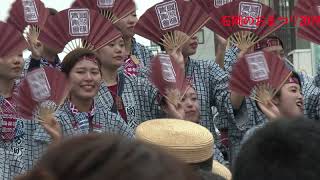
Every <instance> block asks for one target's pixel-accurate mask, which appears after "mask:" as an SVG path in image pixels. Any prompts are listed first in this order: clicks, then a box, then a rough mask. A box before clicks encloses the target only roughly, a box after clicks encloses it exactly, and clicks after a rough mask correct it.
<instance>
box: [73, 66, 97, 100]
mask: <svg viewBox="0 0 320 180" xmlns="http://www.w3.org/2000/svg"><path fill="white" fill-rule="evenodd" d="M100 81H101V73H100V70H99V66H98V64H96V63H95V62H92V61H89V60H82V61H79V62H78V63H76V64H75V66H74V67H73V68H72V69H71V71H70V73H69V82H70V85H71V90H70V94H71V95H72V96H73V97H76V98H80V99H91V98H93V97H94V96H95V95H96V94H97V93H98V90H99V87H100Z"/></svg>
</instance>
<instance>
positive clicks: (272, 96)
mask: <svg viewBox="0 0 320 180" xmlns="http://www.w3.org/2000/svg"><path fill="white" fill-rule="evenodd" d="M210 3H212V2H211V1H207V0H190V1H186V0H165V1H163V2H160V3H157V4H156V5H154V6H152V7H150V8H149V9H148V10H147V11H146V12H145V13H144V14H143V15H142V16H141V17H140V18H139V20H138V18H137V15H136V5H135V2H134V1H133V0H112V1H106V0H75V1H74V3H73V4H72V5H71V7H66V9H65V10H62V11H60V12H58V11H56V10H55V9H53V8H48V7H45V5H44V4H43V3H42V2H41V0H16V1H15V2H14V3H13V4H12V8H11V10H10V12H9V17H8V19H7V21H6V22H0V31H1V32H2V33H3V35H2V36H1V37H0V110H1V111H0V133H1V137H0V138H1V139H0V161H1V163H0V179H3V180H11V179H17V180H31V179H32V180H73V179H79V180H82V179H83V180H100V179H119V180H127V179H141V180H147V179H148V180H149V179H150V180H151V179H153V180H158V179H159V180H166V179H168V180H169V179H176V180H180V179H181V180H197V179H203V180H222V179H224V180H231V179H234V180H244V179H253V180H255V179H257V180H258V179H259V180H264V179H268V180H269V179H272V180H273V179H310V180H313V179H314V180H315V179H317V178H320V174H319V173H320V171H318V168H317V163H318V162H319V161H320V159H319V161H318V159H317V158H318V156H317V153H316V152H317V150H318V147H320V144H318V137H320V127H319V129H318V126H320V125H319V124H318V122H317V121H318V119H319V117H320V109H319V108H320V104H319V95H320V90H319V88H318V86H319V84H320V83H319V77H320V76H319V75H316V77H315V78H314V79H313V78H309V77H308V76H307V75H306V74H305V73H304V72H299V71H297V70H295V68H294V67H293V66H292V64H291V63H290V61H289V60H288V59H287V58H286V55H285V53H284V46H285V44H283V43H282V41H281V39H280V38H278V37H277V36H275V35H274V34H275V32H276V31H277V30H279V28H280V27H281V26H278V27H277V28H274V29H272V30H270V32H268V33H267V35H265V36H263V37H259V38H260V39H259V38H258V35H255V36H254V37H257V38H253V34H248V31H252V32H255V31H254V30H252V29H254V28H253V27H249V28H248V27H241V28H242V29H240V30H241V33H240V34H239V29H237V28H234V32H230V38H227V39H225V38H224V36H225V34H219V33H221V32H222V31H223V29H222V31H221V28H223V27H222V26H219V21H217V19H215V17H214V16H212V15H210V13H209V12H208V9H207V8H208V7H209V8H210V7H212V9H213V10H215V9H219V8H225V7H228V8H229V7H231V6H234V7H239V8H240V9H239V12H241V13H243V12H242V11H248V9H245V8H244V9H242V8H241V5H243V4H244V5H245V6H246V7H249V11H250V10H251V9H250V8H252V12H250V13H249V14H251V16H254V13H256V12H255V10H256V9H254V7H256V5H257V4H258V5H259V7H261V8H265V9H268V10H269V11H272V9H271V8H270V7H268V6H267V5H264V4H262V3H257V2H253V1H250V0H234V1H231V2H229V1H228V2H225V3H227V4H228V6H221V7H216V6H214V7H213V5H212V4H210ZM250 3H251V4H250ZM221 5H222V4H221ZM251 6H252V7H251ZM319 6H320V4H319ZM220 10H221V9H220ZM261 11H262V12H266V10H261ZM269 11H268V12H269ZM222 12H223V11H222ZM227 12H230V10H228V11H227V10H226V14H225V15H230V14H227ZM235 13H238V12H235ZM270 14H272V13H270ZM205 26H207V27H208V28H210V29H211V30H213V31H214V32H215V33H217V39H218V44H217V45H216V46H217V47H216V50H217V52H216V55H217V56H216V59H215V60H213V59H214V57H212V59H211V60H199V59H193V58H191V56H192V55H194V54H196V52H197V48H198V39H197V36H196V33H197V32H198V31H199V30H200V29H201V28H204V27H205ZM246 28H247V29H246ZM309 28H311V30H310V32H311V31H315V30H313V29H312V28H317V27H311V26H310V27H309ZM261 32H262V30H261ZM256 33H258V32H256ZM135 34H138V35H140V36H143V37H145V38H147V39H149V40H151V41H153V42H155V43H157V44H158V45H159V46H160V47H161V50H162V51H163V52H161V53H159V54H152V52H151V51H150V50H149V49H148V48H147V47H145V46H143V45H142V44H140V43H138V42H137V41H136V40H135V38H134V35H135ZM234 34H236V35H234ZM220 35H221V36H220ZM214 48H215V47H212V50H214ZM25 50H28V51H30V53H31V55H30V57H28V58H27V59H23V57H22V52H23V51H25ZM61 54H63V55H64V56H63V58H62V59H60V58H59V57H61V56H60V55H61ZM213 109H216V111H214V110H213ZM319 142H320V141H319Z"/></svg>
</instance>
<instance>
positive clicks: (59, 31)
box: [39, 8, 121, 54]
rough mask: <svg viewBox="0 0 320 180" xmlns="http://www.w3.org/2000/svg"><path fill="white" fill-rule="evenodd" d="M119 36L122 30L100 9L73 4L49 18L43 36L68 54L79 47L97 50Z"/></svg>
mask: <svg viewBox="0 0 320 180" xmlns="http://www.w3.org/2000/svg"><path fill="white" fill-rule="evenodd" d="M119 37H121V33H120V32H119V31H118V30H117V29H115V27H113V25H112V23H111V22H108V21H106V20H105V18H104V17H103V16H102V15H100V14H99V13H98V12H96V11H94V10H89V9H72V8H70V9H66V10H63V11H61V12H59V13H58V14H56V15H55V16H50V17H49V18H48V20H47V22H46V24H45V30H44V31H42V32H41V33H40V36H39V40H40V41H41V42H43V43H45V44H47V45H48V46H49V47H50V48H52V49H54V50H56V51H57V52H58V53H60V52H62V51H63V50H64V53H66V54H68V53H70V52H71V51H73V50H75V49H77V48H86V49H89V50H93V51H94V50H97V49H99V48H101V47H103V46H105V45H106V44H108V43H109V42H111V41H113V40H115V39H117V38H119Z"/></svg>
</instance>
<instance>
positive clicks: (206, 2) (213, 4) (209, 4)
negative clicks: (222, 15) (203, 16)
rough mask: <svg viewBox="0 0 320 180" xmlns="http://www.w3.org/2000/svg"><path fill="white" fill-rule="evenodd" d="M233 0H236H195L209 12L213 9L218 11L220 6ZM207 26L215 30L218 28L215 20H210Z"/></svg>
mask: <svg viewBox="0 0 320 180" xmlns="http://www.w3.org/2000/svg"><path fill="white" fill-rule="evenodd" d="M232 1H236V0H222V1H221V0H196V1H194V2H196V3H198V4H199V6H201V8H202V9H203V10H204V11H206V12H207V13H208V14H210V13H211V12H213V11H216V9H217V8H220V7H221V6H223V5H225V4H227V3H230V2H232ZM206 27H207V28H209V29H211V30H213V29H215V28H218V27H217V26H216V25H215V22H214V21H213V20H211V19H210V20H209V21H208V23H207V24H206ZM220 31H223V29H220Z"/></svg>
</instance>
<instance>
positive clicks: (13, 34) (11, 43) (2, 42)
mask: <svg viewBox="0 0 320 180" xmlns="http://www.w3.org/2000/svg"><path fill="white" fill-rule="evenodd" d="M0 32H1V36H0V57H5V56H12V55H15V54H16V53H22V51H23V50H25V49H26V48H27V46H28V44H27V42H26V41H25V39H24V38H23V36H22V34H21V33H20V32H19V31H18V30H16V29H15V28H14V27H13V26H12V25H10V24H7V23H4V22H0Z"/></svg>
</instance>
